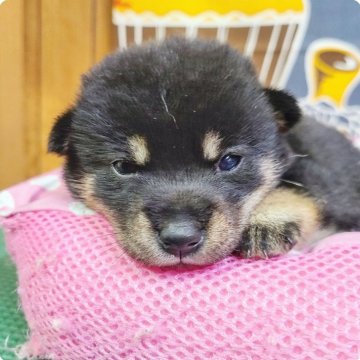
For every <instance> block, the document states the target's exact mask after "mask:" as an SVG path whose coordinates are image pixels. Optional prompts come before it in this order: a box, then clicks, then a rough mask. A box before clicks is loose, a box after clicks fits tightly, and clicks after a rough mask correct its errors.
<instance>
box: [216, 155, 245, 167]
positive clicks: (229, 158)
mask: <svg viewBox="0 0 360 360" xmlns="http://www.w3.org/2000/svg"><path fill="white" fill-rule="evenodd" d="M241 160H242V157H241V156H239V155H230V154H227V155H225V156H223V157H222V158H221V159H220V161H219V162H218V165H217V166H218V168H219V170H220V171H230V170H233V169H235V168H236V167H237V166H238V165H239V164H240V163H241Z"/></svg>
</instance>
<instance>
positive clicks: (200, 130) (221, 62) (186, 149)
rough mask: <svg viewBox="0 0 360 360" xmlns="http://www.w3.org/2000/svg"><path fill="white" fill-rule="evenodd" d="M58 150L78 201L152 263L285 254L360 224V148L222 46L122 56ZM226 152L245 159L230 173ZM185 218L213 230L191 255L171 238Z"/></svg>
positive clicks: (97, 75) (67, 123)
mask: <svg viewBox="0 0 360 360" xmlns="http://www.w3.org/2000/svg"><path fill="white" fill-rule="evenodd" d="M49 150H50V151H52V152H56V153H58V154H61V155H65V156H66V167H65V179H66V182H67V184H68V187H69V189H70V190H71V192H72V193H73V195H74V196H75V197H76V198H79V199H81V200H82V201H84V202H85V203H86V204H87V205H88V206H90V207H91V208H94V209H95V210H98V211H100V212H101V213H103V214H104V215H105V216H106V217H107V218H108V219H109V221H110V222H111V224H112V225H113V228H114V231H115V233H116V234H117V235H118V238H119V242H120V244H121V246H122V247H123V248H124V249H125V250H126V251H127V252H128V253H129V254H130V255H132V256H133V257H134V258H136V259H138V260H140V261H142V262H144V263H148V264H154V265H175V264H178V263H180V262H182V263H185V264H208V263H212V262H215V261H217V260H219V259H222V258H223V257H225V256H227V255H228V254H230V253H232V252H236V253H240V254H241V255H242V256H246V257H267V256H274V255H278V254H282V253H284V252H286V251H287V250H289V249H290V248H291V247H293V246H294V245H295V244H298V246H299V245H301V244H302V243H303V242H305V241H307V240H309V239H312V238H314V236H315V235H316V233H317V232H318V230H320V229H323V228H324V227H327V226H329V225H331V226H332V227H334V228H336V229H340V230H356V229H360V208H359V204H360V176H359V175H360V174H359V173H360V171H359V161H360V156H359V153H358V152H357V150H355V149H354V148H353V147H352V146H351V145H350V144H349V143H348V142H347V140H345V139H344V138H343V137H342V135H340V134H338V133H337V132H335V131H334V130H331V129H328V128H325V127H324V126H322V125H319V124H317V123H316V122H315V121H313V120H312V119H308V118H301V113H300V110H299V108H298V106H297V104H296V101H295V100H294V99H293V98H292V97H291V96H290V95H288V94H286V93H285V92H281V91H277V90H270V89H263V88H262V87H261V86H260V84H259V83H258V81H257V79H256V77H255V73H254V71H253V68H252V66H251V64H250V63H249V61H248V60H247V59H245V58H243V57H242V56H241V55H240V54H239V53H237V52H236V51H234V50H232V49H231V48H229V47H228V46H225V45H219V44H217V43H215V42H204V41H186V40H180V39H172V40H167V41H165V42H164V43H162V44H150V45H146V46H143V47H134V48H132V49H130V50H127V51H124V52H121V53H115V54H113V55H110V56H109V57H107V58H106V59H105V60H104V61H103V62H102V63H100V64H98V65H96V66H95V67H94V68H93V69H92V70H91V71H90V72H89V73H88V74H86V75H85V76H84V77H83V85H82V89H81V94H80V96H79V98H78V100H77V102H76V104H75V105H74V106H73V107H72V108H71V109H69V110H68V111H67V112H66V113H65V114H63V115H62V116H60V117H59V118H58V120H57V122H56V124H55V126H54V128H53V130H52V133H51V135H50V141H49ZM227 155H230V157H231V160H230V161H233V160H234V159H235V160H237V161H238V162H239V163H238V164H237V165H236V166H235V167H232V168H231V169H230V170H229V169H225V170H224V168H223V166H222V162H224V161H227V160H226V159H225V160H224V158H226V156H227ZM221 159H222V160H221ZM179 219H181V220H179ZM179 221H180V222H181V224H184V223H185V225H184V226H185V227H186V226H188V224H191V226H192V228H194V229H196V231H198V232H199V233H201V246H197V247H196V248H194V249H195V250H194V251H193V252H191V253H189V254H187V255H186V256H184V254H183V256H182V254H181V251H180V252H179V254H178V255H174V254H172V253H169V252H168V251H165V250H164V247H163V246H161V241H159V239H160V238H161V234H163V232H164V231H165V230H164V229H168V228H169V226H173V227H174V223H175V224H177V225H176V226H178V223H179ZM169 224H170V225H169ZM181 226H183V225H181Z"/></svg>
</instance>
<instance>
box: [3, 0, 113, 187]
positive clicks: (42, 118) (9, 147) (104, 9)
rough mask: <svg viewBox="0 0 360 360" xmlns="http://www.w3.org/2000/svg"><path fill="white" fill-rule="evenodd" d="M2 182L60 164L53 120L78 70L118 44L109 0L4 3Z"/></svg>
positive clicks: (69, 97)
mask: <svg viewBox="0 0 360 360" xmlns="http://www.w3.org/2000/svg"><path fill="white" fill-rule="evenodd" d="M0 33H1V42H0V74H1V76H0V189H2V188H5V187H7V186H9V185H11V184H14V183H16V182H19V181H22V180H24V179H25V178H28V177H30V176H33V175H36V174H39V173H42V172H44V171H47V170H49V169H52V168H54V167H56V166H58V165H59V164H60V163H61V160H60V159H59V158H57V157H56V156H54V155H50V154H47V153H46V149H47V138H48V134H49V131H50V128H51V126H52V124H53V122H54V119H55V118H56V117H57V116H58V115H59V114H60V113H61V112H63V111H64V110H65V109H66V108H67V107H68V106H70V105H71V103H72V102H73V101H74V99H75V97H76V93H77V91H78V87H79V84H80V76H81V74H82V73H84V72H85V71H86V70H87V69H88V68H89V67H90V66H91V65H92V64H94V63H95V62H97V61H98V60H99V59H101V58H102V57H103V56H104V55H105V54H106V53H108V52H110V51H112V50H114V49H115V48H116V35H115V34H116V32H115V28H114V26H113V25H112V24H111V0H76V1H73V0H26V1H25V0H8V1H5V2H4V3H3V4H2V5H0Z"/></svg>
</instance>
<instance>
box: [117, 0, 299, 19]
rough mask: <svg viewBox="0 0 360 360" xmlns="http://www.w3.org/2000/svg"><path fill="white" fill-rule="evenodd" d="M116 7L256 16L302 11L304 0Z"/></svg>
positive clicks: (141, 2)
mask: <svg viewBox="0 0 360 360" xmlns="http://www.w3.org/2000/svg"><path fill="white" fill-rule="evenodd" d="M114 7H115V9H116V10H118V11H125V10H133V11H135V12H136V13H143V12H145V11H151V12H152V13H154V14H156V15H160V16H161V15H165V14H168V13H169V12H171V11H181V12H183V13H185V14H187V15H191V16H194V15H198V14H201V13H203V12H205V11H215V12H216V13H218V14H220V15H225V14H228V13H230V12H232V11H240V12H243V13H245V14H247V15H254V14H257V13H259V12H260V11H263V10H267V9H274V10H277V12H285V11H288V10H293V11H302V10H303V9H304V4H303V1H302V0H222V1H218V0H191V1H190V0H175V1H154V0H114Z"/></svg>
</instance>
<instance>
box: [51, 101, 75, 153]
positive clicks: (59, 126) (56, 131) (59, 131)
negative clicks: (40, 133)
mask: <svg viewBox="0 0 360 360" xmlns="http://www.w3.org/2000/svg"><path fill="white" fill-rule="evenodd" d="M73 115H74V109H72V108H70V109H69V110H67V111H66V112H65V113H63V114H62V115H60V116H59V117H58V118H57V119H56V122H55V125H54V126H53V128H52V130H51V132H50V136H49V143H48V151H49V152H54V153H57V154H59V155H66V153H67V148H68V142H69V135H70V131H71V123H72V119H73Z"/></svg>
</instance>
